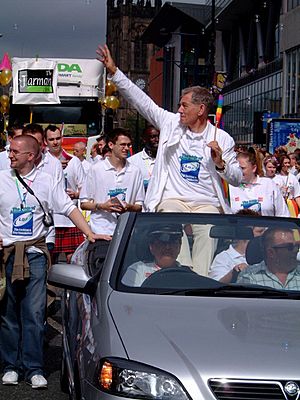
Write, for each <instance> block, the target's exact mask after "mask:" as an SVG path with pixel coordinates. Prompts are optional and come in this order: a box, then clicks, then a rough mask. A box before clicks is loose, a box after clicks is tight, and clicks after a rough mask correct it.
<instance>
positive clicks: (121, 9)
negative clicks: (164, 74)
mask: <svg viewBox="0 0 300 400" xmlns="http://www.w3.org/2000/svg"><path fill="white" fill-rule="evenodd" d="M161 5H162V1H161V0H152V1H151V0H136V1H133V0H107V44H108V46H109V48H110V50H111V53H112V56H113V58H114V60H115V61H116V64H117V65H118V67H119V68H120V69H121V70H122V71H123V72H124V73H125V74H126V75H127V76H128V77H129V78H130V79H131V80H132V81H133V82H135V83H136V84H138V85H139V86H140V88H141V89H143V90H145V91H146V92H147V91H148V81H149V73H150V59H151V56H152V54H153V53H154V45H153V44H146V43H144V42H142V41H141V39H140V37H141V35H142V33H143V32H144V31H145V29H146V28H147V26H148V25H149V23H150V22H151V21H152V20H153V18H154V17H155V15H156V14H157V13H158V11H159V9H160V7H161ZM120 100H121V106H120V108H119V109H118V113H117V117H116V118H117V121H116V123H118V124H120V125H122V126H126V125H127V126H128V127H129V128H130V129H131V130H133V131H135V134H136V135H138V134H139V130H140V127H139V125H140V118H139V115H137V113H136V111H135V110H133V109H132V108H131V107H130V106H129V105H128V104H127V103H126V102H124V100H122V99H121V98H120ZM132 125H134V126H132Z"/></svg>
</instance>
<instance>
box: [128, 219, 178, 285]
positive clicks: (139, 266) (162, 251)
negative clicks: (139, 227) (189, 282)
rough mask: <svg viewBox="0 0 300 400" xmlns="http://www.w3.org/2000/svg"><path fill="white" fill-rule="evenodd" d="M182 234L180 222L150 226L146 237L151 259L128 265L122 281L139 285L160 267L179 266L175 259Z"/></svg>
mask: <svg viewBox="0 0 300 400" xmlns="http://www.w3.org/2000/svg"><path fill="white" fill-rule="evenodd" d="M182 235H183V230H182V226H181V225H180V224H169V225H163V226H161V225H155V226H152V227H151V228H150V229H149V231H148V235H147V237H148V238H149V239H148V247H149V250H150V253H151V255H152V256H153V258H154V259H153V261H151V262H145V261H138V262H136V263H134V264H132V265H130V266H129V267H128V269H127V270H126V272H125V274H124V276H123V278H122V283H123V284H125V285H127V286H141V285H142V283H143V282H144V281H145V280H146V279H147V278H148V277H149V276H150V275H152V274H153V273H154V272H156V271H159V270H160V269H162V268H174V267H175V268H176V267H180V266H181V264H180V263H179V262H178V261H176V259H177V257H178V254H179V252H180V248H181V241H182Z"/></svg>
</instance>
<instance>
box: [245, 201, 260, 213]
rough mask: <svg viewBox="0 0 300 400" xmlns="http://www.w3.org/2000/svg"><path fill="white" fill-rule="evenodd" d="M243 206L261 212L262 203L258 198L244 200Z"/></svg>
mask: <svg viewBox="0 0 300 400" xmlns="http://www.w3.org/2000/svg"><path fill="white" fill-rule="evenodd" d="M241 206H242V208H243V209H244V210H245V209H248V210H253V211H256V212H259V213H261V204H260V202H259V200H258V199H254V200H245V201H242V204H241Z"/></svg>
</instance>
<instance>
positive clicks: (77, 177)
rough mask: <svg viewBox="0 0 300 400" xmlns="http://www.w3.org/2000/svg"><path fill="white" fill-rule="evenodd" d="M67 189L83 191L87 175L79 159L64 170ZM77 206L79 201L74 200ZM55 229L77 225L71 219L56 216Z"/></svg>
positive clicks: (72, 160) (74, 159) (74, 160)
mask: <svg viewBox="0 0 300 400" xmlns="http://www.w3.org/2000/svg"><path fill="white" fill-rule="evenodd" d="M63 174H64V182H65V189H71V190H73V191H74V192H76V191H78V190H80V189H81V187H82V185H83V182H84V180H85V173H84V169H83V166H82V164H81V161H80V160H79V158H77V157H73V158H72V159H71V160H70V161H69V162H68V165H67V167H66V168H65V169H64V170H63ZM72 201H73V204H74V205H75V206H77V204H78V200H72ZM54 225H55V227H74V226H75V225H74V224H73V223H72V221H71V220H70V219H69V218H66V217H65V216H64V215H61V214H54Z"/></svg>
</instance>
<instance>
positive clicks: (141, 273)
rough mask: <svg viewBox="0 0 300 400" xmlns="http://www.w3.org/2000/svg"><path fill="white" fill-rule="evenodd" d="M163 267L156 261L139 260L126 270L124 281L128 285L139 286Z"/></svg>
mask: <svg viewBox="0 0 300 400" xmlns="http://www.w3.org/2000/svg"><path fill="white" fill-rule="evenodd" d="M160 269H161V268H160V267H159V266H158V265H156V264H155V263H154V262H148V263H144V262H143V261H138V262H136V263H134V264H132V265H130V266H129V267H128V269H127V271H126V272H125V274H124V276H123V278H122V283H123V284H124V285H126V286H133V287H139V286H142V283H143V282H144V281H145V280H146V279H147V278H148V277H149V276H150V275H152V274H153V272H156V271H159V270H160Z"/></svg>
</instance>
